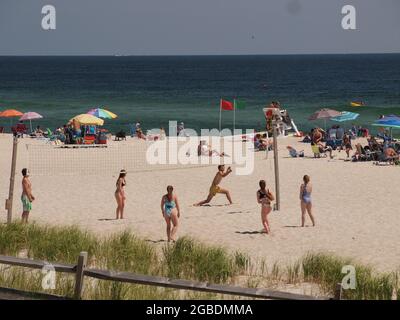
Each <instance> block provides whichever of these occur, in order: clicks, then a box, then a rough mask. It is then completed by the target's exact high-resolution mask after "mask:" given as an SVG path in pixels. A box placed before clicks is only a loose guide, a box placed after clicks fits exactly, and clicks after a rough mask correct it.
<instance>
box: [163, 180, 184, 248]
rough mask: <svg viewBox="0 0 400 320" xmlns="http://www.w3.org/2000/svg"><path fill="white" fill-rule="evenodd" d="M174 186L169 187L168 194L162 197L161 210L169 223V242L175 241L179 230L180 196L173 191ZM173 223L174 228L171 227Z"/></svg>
mask: <svg viewBox="0 0 400 320" xmlns="http://www.w3.org/2000/svg"><path fill="white" fill-rule="evenodd" d="M173 191H174V187H173V186H168V187H167V194H165V195H163V197H162V199H161V212H162V215H163V217H164V219H165V222H166V223H167V237H168V242H170V241H171V240H172V241H174V242H175V234H176V232H177V231H178V219H179V217H180V215H181V214H180V210H179V202H178V197H177V196H176V195H175V194H174V193H173ZM171 223H172V228H171Z"/></svg>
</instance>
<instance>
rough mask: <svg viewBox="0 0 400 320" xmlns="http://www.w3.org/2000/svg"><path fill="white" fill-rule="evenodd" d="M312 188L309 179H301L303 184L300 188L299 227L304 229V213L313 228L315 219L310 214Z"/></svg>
mask: <svg viewBox="0 0 400 320" xmlns="http://www.w3.org/2000/svg"><path fill="white" fill-rule="evenodd" d="M311 192H312V186H311V183H310V177H309V176H308V175H305V176H304V177H303V184H302V185H301V186H300V207H301V226H302V227H304V223H305V221H306V212H308V215H309V216H310V219H311V222H312V224H313V227H315V219H314V216H313V214H312V201H311Z"/></svg>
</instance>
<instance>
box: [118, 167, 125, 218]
mask: <svg viewBox="0 0 400 320" xmlns="http://www.w3.org/2000/svg"><path fill="white" fill-rule="evenodd" d="M126 173H127V172H126V171H125V170H121V171H120V173H119V177H118V180H117V183H116V185H117V190H115V199H116V200H117V209H116V212H115V213H116V219H117V220H118V219H123V218H124V208H125V201H126V196H125V186H126V180H125V177H126Z"/></svg>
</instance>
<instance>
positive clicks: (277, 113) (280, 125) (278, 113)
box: [263, 105, 300, 136]
mask: <svg viewBox="0 0 400 320" xmlns="http://www.w3.org/2000/svg"><path fill="white" fill-rule="evenodd" d="M263 112H264V116H265V120H266V122H267V124H266V130H267V132H268V133H269V134H270V135H272V130H273V128H272V123H273V121H275V122H276V124H277V129H278V136H287V135H288V131H289V130H294V131H295V132H296V135H298V136H300V132H299V131H298V130H297V127H296V125H295V124H294V122H293V120H292V119H291V118H290V117H289V113H288V112H287V110H285V109H281V108H279V107H276V106H273V105H270V106H268V107H266V108H264V109H263Z"/></svg>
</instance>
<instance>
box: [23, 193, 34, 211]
mask: <svg viewBox="0 0 400 320" xmlns="http://www.w3.org/2000/svg"><path fill="white" fill-rule="evenodd" d="M21 201H22V208H23V211H31V210H32V202H30V201H29V198H28V196H27V195H26V194H23V195H22V196H21Z"/></svg>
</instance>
